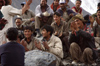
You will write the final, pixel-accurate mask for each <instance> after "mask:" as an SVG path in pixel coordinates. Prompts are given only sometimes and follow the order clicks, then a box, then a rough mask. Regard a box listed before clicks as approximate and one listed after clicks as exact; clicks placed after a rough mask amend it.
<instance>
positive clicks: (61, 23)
mask: <svg viewBox="0 0 100 66" xmlns="http://www.w3.org/2000/svg"><path fill="white" fill-rule="evenodd" d="M54 25H57V23H56V22H55V23H54ZM62 25H63V22H62V21H61V20H60V25H59V26H62ZM57 26H58V25H57ZM59 26H58V27H59Z"/></svg>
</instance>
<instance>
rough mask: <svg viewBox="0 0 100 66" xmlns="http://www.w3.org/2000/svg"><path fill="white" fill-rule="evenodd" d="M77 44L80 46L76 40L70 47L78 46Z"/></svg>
mask: <svg viewBox="0 0 100 66" xmlns="http://www.w3.org/2000/svg"><path fill="white" fill-rule="evenodd" d="M76 46H78V44H77V43H75V42H73V43H71V45H70V47H76Z"/></svg>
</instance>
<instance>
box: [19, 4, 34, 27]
mask: <svg viewBox="0 0 100 66" xmlns="http://www.w3.org/2000/svg"><path fill="white" fill-rule="evenodd" d="M25 4H26V2H22V3H21V6H22V8H23V7H24V6H25ZM19 17H20V18H22V21H23V25H24V26H31V27H32V28H33V29H35V25H34V21H35V14H34V13H33V12H32V11H31V10H30V9H28V10H26V11H25V13H24V14H22V15H21V16H19Z"/></svg>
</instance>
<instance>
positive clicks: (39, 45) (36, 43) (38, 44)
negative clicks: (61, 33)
mask: <svg viewBox="0 0 100 66" xmlns="http://www.w3.org/2000/svg"><path fill="white" fill-rule="evenodd" d="M34 44H35V46H36V47H37V48H38V49H39V50H42V49H41V43H40V42H38V41H37V40H35V42H34Z"/></svg>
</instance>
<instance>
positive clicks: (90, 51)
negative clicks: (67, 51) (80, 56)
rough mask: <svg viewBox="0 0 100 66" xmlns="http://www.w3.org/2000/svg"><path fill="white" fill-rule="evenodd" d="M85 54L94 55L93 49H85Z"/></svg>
mask: <svg viewBox="0 0 100 66" xmlns="http://www.w3.org/2000/svg"><path fill="white" fill-rule="evenodd" d="M84 53H86V54H88V53H89V54H90V53H91V54H92V53H93V52H92V49H91V48H85V49H84Z"/></svg>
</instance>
